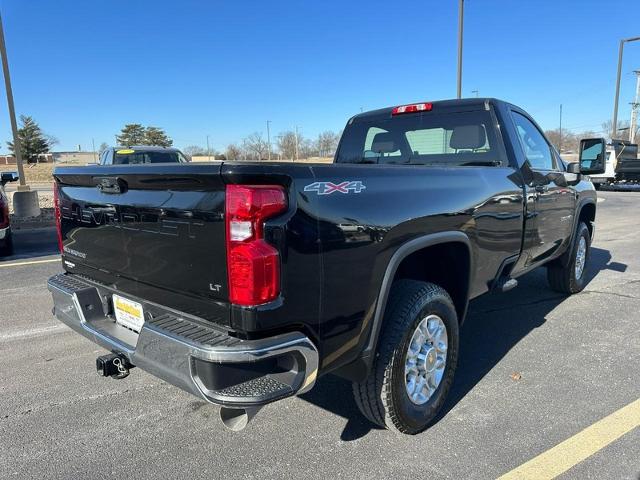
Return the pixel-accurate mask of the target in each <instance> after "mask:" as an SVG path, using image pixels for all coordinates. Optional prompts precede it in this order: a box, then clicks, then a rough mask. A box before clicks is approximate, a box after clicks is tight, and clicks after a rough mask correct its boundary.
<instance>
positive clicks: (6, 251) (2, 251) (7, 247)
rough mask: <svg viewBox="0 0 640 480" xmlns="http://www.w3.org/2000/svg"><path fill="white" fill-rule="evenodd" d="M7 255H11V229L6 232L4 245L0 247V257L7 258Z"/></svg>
mask: <svg viewBox="0 0 640 480" xmlns="http://www.w3.org/2000/svg"><path fill="white" fill-rule="evenodd" d="M9 255H13V235H12V233H11V229H9V230H7V233H6V236H5V238H4V245H3V246H2V247H0V257H8V256H9Z"/></svg>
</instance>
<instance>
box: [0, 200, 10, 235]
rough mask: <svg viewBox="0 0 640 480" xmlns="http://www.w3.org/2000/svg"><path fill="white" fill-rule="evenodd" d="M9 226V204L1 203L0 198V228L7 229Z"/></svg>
mask: <svg viewBox="0 0 640 480" xmlns="http://www.w3.org/2000/svg"><path fill="white" fill-rule="evenodd" d="M8 226H9V204H8V203H7V202H3V201H2V197H0V228H7V227H8Z"/></svg>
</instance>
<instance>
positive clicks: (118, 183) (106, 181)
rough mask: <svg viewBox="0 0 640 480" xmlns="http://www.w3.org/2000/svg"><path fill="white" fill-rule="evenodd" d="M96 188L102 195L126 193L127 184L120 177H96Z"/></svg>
mask: <svg viewBox="0 0 640 480" xmlns="http://www.w3.org/2000/svg"><path fill="white" fill-rule="evenodd" d="M94 180H95V182H96V187H97V189H98V190H100V191H101V192H102V193H124V192H126V190H127V182H125V181H124V180H123V179H122V178H118V177H95V178H94Z"/></svg>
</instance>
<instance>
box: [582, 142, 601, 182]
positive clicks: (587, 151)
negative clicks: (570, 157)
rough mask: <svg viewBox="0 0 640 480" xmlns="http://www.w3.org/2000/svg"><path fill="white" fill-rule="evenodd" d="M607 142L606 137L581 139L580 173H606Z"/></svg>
mask: <svg viewBox="0 0 640 480" xmlns="http://www.w3.org/2000/svg"><path fill="white" fill-rule="evenodd" d="M606 150H607V142H606V140H605V139H604V138H585V139H582V140H580V157H579V158H580V173H584V174H585V175H595V174H599V173H604V170H605V158H606V155H607V152H606Z"/></svg>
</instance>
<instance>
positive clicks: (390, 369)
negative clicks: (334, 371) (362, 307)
mask: <svg viewBox="0 0 640 480" xmlns="http://www.w3.org/2000/svg"><path fill="white" fill-rule="evenodd" d="M438 319H439V321H438ZM424 321H427V324H425V323H424ZM420 325H422V327H423V328H422V329H421V331H420V333H418V332H417V328H418V327H419V326H420ZM425 325H428V327H426V326H425ZM431 326H434V331H435V330H437V328H436V327H439V329H440V331H442V327H443V326H444V327H445V332H446V342H447V347H446V353H444V352H442V351H441V350H435V349H433V348H431V346H430V344H429V343H426V344H424V346H423V348H424V349H426V350H420V352H423V354H424V352H428V353H427V354H426V355H424V356H423V358H426V359H427V360H421V361H416V363H415V364H416V365H417V364H418V363H419V364H420V365H421V366H425V365H426V366H427V367H428V368H431V369H432V373H424V375H431V374H434V375H439V376H440V380H439V382H438V383H437V385H436V384H435V383H431V384H430V385H431V388H432V389H433V388H434V387H435V390H434V391H431V392H427V394H425V395H423V393H422V392H424V389H416V390H417V391H418V393H415V394H414V395H415V397H414V400H412V399H411V397H410V394H409V392H408V389H409V388H411V386H412V385H416V384H421V383H420V382H414V383H411V382H408V381H407V379H409V378H414V379H415V378H417V377H415V376H413V373H409V374H407V373H406V372H407V370H406V368H407V365H408V364H407V361H408V360H407V358H408V357H409V347H410V346H412V347H413V348H412V350H411V351H412V352H414V351H415V350H416V346H417V345H420V344H421V342H420V341H417V340H416V339H418V338H419V339H426V338H427V337H426V335H422V336H421V333H422V332H423V331H425V330H424V328H429V330H431ZM414 334H415V335H417V336H418V337H414ZM443 338H444V337H442V336H441V337H440V340H442V339H443ZM412 340H415V341H414V342H413V343H412ZM438 343H440V347H442V345H443V344H442V342H438ZM458 351H459V338H458V316H457V314H456V310H455V307H454V306H453V302H452V301H451V297H449V294H448V293H447V292H446V291H445V290H444V289H443V288H441V287H439V286H438V285H434V284H432V283H426V282H419V281H415V280H399V281H397V282H395V283H394V284H393V285H392V287H391V292H390V294H389V300H388V302H387V308H386V311H385V315H384V323H383V325H382V331H381V332H380V337H379V339H378V348H377V355H376V357H375V360H374V362H373V365H372V368H371V371H370V373H369V375H368V377H367V378H366V379H365V380H363V381H362V382H354V383H353V393H354V397H355V400H356V403H357V405H358V407H359V408H360V411H361V412H362V413H363V415H364V416H365V417H367V418H368V419H369V420H370V421H371V422H373V423H375V424H378V425H380V426H382V427H386V428H388V429H390V430H394V431H396V432H399V433H406V434H411V435H414V434H416V433H420V432H422V431H423V430H425V429H426V428H427V427H428V426H429V424H430V423H431V421H432V420H433V419H434V418H435V416H436V415H437V414H438V412H439V411H440V409H441V408H442V405H443V404H444V401H445V399H446V397H447V394H448V393H449V390H450V388H451V384H452V382H453V376H454V373H455V369H456V365H457V362H458ZM433 354H435V356H436V359H435V360H433ZM410 355H411V356H413V354H410ZM414 358H417V357H414ZM430 358H431V359H432V362H431V363H429V360H428V359H430ZM443 358H445V359H446V361H445V365H444V367H443V369H439V368H437V365H438V363H440V364H441V359H443ZM413 371H415V372H419V370H418V369H417V368H416V369H415V370H412V372H413ZM421 371H422V372H426V370H424V369H423V370H421ZM434 378H435V377H433V378H431V379H432V380H433V379H434Z"/></svg>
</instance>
